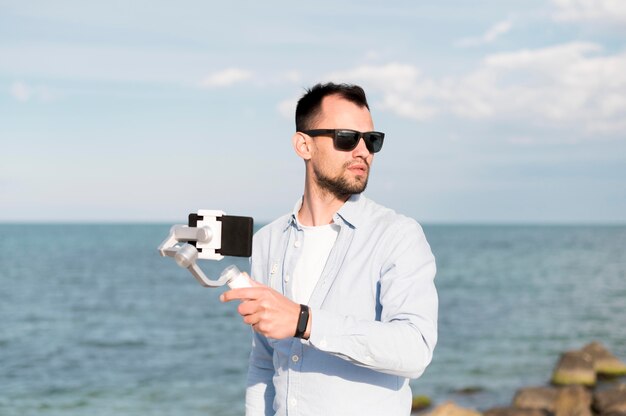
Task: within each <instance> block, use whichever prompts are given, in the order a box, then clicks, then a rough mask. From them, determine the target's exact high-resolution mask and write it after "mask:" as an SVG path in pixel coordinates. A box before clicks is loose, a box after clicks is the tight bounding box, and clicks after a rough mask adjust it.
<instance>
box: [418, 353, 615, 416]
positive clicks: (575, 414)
mask: <svg viewBox="0 0 626 416" xmlns="http://www.w3.org/2000/svg"><path fill="white" fill-rule="evenodd" d="M624 375H626V365H625V364H624V363H623V362H622V361H621V360H620V359H619V358H617V357H616V356H615V355H613V354H612V353H611V352H610V351H609V350H608V349H606V347H604V346H603V345H602V344H600V343H599V342H597V341H594V342H592V343H590V344H587V345H586V346H585V347H584V348H582V349H581V350H575V351H566V352H564V353H563V354H561V357H560V358H559V361H558V363H557V365H556V367H555V369H554V371H553V374H552V377H551V379H550V382H551V384H552V385H551V386H538V387H524V388H520V389H519V390H518V391H517V392H516V394H515V396H514V398H513V400H512V404H511V406H508V407H507V406H504V407H503V406H499V407H493V408H490V409H487V410H485V411H484V412H479V411H477V410H474V409H468V408H464V407H461V406H458V405H456V404H455V403H453V402H451V401H448V402H445V403H443V404H441V405H439V406H437V407H435V408H434V409H433V410H432V411H430V412H428V413H424V412H420V414H423V415H424V416H626V383H624V382H614V383H613V384H612V385H608V386H607V385H606V383H600V385H599V386H598V385H597V380H598V376H612V377H620V376H624ZM624 381H626V380H624ZM420 397H424V396H416V397H414V399H413V400H414V403H416V401H417V400H418V398H420ZM426 399H428V398H426ZM429 405H430V399H428V406H429ZM428 406H426V407H428ZM426 407H419V408H418V407H416V408H414V409H413V410H412V412H417V411H420V410H423V409H425V408H426Z"/></svg>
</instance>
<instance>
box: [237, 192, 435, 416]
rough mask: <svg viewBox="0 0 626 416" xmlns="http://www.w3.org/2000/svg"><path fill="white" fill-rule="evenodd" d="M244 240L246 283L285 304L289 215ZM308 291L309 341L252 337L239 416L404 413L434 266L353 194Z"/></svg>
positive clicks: (405, 221)
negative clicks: (249, 245)
mask: <svg viewBox="0 0 626 416" xmlns="http://www.w3.org/2000/svg"><path fill="white" fill-rule="evenodd" d="M299 206H300V203H298V204H296V208H295V209H294V211H293V212H292V213H291V214H288V215H285V216H283V217H281V218H279V219H277V220H276V221H274V222H272V223H271V224H269V225H267V226H265V227H263V228H262V229H261V230H260V231H259V232H258V233H257V234H256V235H255V236H254V245H253V252H252V253H253V254H252V260H251V262H252V265H251V267H252V277H253V278H254V279H255V280H257V281H259V282H261V283H263V284H265V285H267V286H270V287H272V288H273V289H275V290H277V291H278V292H280V293H282V294H284V295H285V296H287V297H291V293H292V292H291V287H292V286H291V285H292V282H293V279H290V277H291V275H292V274H293V271H294V268H295V266H296V263H297V261H298V257H299V254H300V251H301V247H302V244H301V243H302V239H303V238H304V233H303V232H302V229H301V228H300V227H299V226H298V223H297V221H296V215H297V208H298V207H299ZM333 221H334V222H335V223H336V224H339V226H340V227H341V228H340V231H339V235H338V236H337V241H336V242H335V245H334V247H333V249H332V251H331V252H330V255H329V257H328V261H327V262H326V266H325V268H324V270H323V272H322V275H321V276H320V278H319V281H318V283H317V286H316V287H315V289H314V290H313V294H312V295H311V299H310V301H309V306H310V308H311V316H312V321H311V324H312V325H311V336H310V338H309V340H303V339H299V338H286V339H282V340H276V339H272V338H266V337H264V336H263V335H260V334H258V333H256V332H253V339H252V352H251V354H250V366H249V370H248V387H247V391H246V415H274V414H276V415H289V416H294V415H303V416H304V415H315V416H329V415H342V416H345V415H359V416H365V415H408V414H409V413H410V409H411V388H410V386H409V383H408V381H409V378H417V377H419V376H420V375H421V374H422V373H423V372H424V370H425V368H426V366H427V365H428V364H429V363H430V361H431V359H432V354H433V349H434V348H435V344H436V342H437V305H438V300H437V291H436V289H435V285H434V277H435V271H436V268H435V258H434V256H433V254H432V252H431V250H430V246H429V245H428V242H427V241H426V238H425V236H424V233H423V231H422V228H421V227H420V226H419V224H418V223H417V222H415V221H414V220H413V219H411V218H408V217H405V216H403V215H399V214H397V213H395V212H394V211H392V210H390V209H388V208H385V207H382V206H381V205H378V204H376V203H375V202H373V201H371V200H369V199H367V198H366V197H364V196H362V195H353V196H352V197H351V198H350V199H349V200H348V201H347V202H346V203H345V204H344V205H343V206H342V208H341V209H340V210H339V211H338V212H337V213H336V214H335V215H334V217H333Z"/></svg>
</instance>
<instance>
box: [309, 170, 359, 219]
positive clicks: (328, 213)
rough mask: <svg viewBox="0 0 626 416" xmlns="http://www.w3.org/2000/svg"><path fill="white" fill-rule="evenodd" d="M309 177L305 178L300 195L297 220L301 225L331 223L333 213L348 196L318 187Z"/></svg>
mask: <svg viewBox="0 0 626 416" xmlns="http://www.w3.org/2000/svg"><path fill="white" fill-rule="evenodd" d="M310 179H311V178H310V177H308V175H307V178H306V180H305V185H304V195H303V197H302V206H301V207H300V211H298V221H300V223H301V224H302V225H306V226H313V227H317V226H319V225H326V224H331V223H332V222H333V215H335V213H336V212H337V211H339V208H341V207H342V206H343V204H344V203H345V202H346V201H347V200H348V198H350V195H346V196H345V197H343V198H338V197H337V196H335V195H333V194H331V193H330V192H327V191H325V190H323V189H320V187H319V186H317V185H316V184H315V183H313V181H312V180H310Z"/></svg>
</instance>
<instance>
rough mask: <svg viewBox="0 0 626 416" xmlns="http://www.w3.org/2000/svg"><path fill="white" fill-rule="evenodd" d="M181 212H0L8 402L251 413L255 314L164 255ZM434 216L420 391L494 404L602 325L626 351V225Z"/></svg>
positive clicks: (5, 410)
mask: <svg viewBox="0 0 626 416" xmlns="http://www.w3.org/2000/svg"><path fill="white" fill-rule="evenodd" d="M170 226H171V224H3V225H0V415H2V416H13V415H19V416H28V415H64V416H72V415H90V416H98V415H107V416H108V415H145V416H148V415H154V416H157V415H159V416H160V415H185V416H199V415H224V416H229V415H242V414H243V412H244V404H243V401H244V390H245V378H246V368H247V357H248V354H249V351H250V328H249V327H247V326H245V325H244V324H242V322H241V320H240V319H239V317H238V315H237V313H236V305H235V304H222V303H220V301H219V299H218V297H219V294H220V293H221V292H223V291H224V289H222V288H218V289H210V288H204V287H202V286H200V285H199V284H198V283H197V281H196V280H195V279H194V278H193V277H192V276H191V274H189V273H188V272H187V271H186V270H184V269H181V268H179V267H178V266H177V265H176V264H175V262H174V261H173V260H172V259H171V258H163V257H160V256H159V255H158V252H157V246H158V245H159V244H160V242H161V241H162V240H163V239H164V238H165V237H166V236H167V234H168V231H169V228H170ZM424 230H425V233H426V236H427V238H428V240H429V242H430V245H431V247H432V250H433V252H434V254H435V256H436V259H437V266H438V273H437V278H436V284H437V288H438V291H439V297H440V308H439V342H438V345H437V348H436V350H435V354H434V358H433V362H432V364H431V365H430V366H429V367H428V369H427V370H426V372H425V373H424V375H423V376H422V377H421V378H419V379H417V380H413V381H411V386H412V389H413V393H414V394H415V395H425V396H428V397H430V398H431V400H432V401H433V403H434V404H435V405H436V404H440V403H443V402H446V401H454V402H455V403H457V404H459V405H462V406H466V407H472V408H475V409H478V410H484V409H487V408H491V407H495V406H504V405H507V404H509V403H510V402H511V400H512V398H513V395H514V394H515V391H516V390H517V389H519V388H522V387H526V386H541V385H547V384H548V383H549V380H550V376H551V373H552V370H553V369H554V366H555V365H556V363H557V361H558V358H559V356H560V354H561V353H562V352H564V351H567V350H572V349H579V348H581V347H583V346H584V345H586V344H587V343H589V342H591V341H594V340H597V341H600V342H602V343H603V344H604V345H605V346H606V347H607V348H608V349H609V350H611V351H612V352H613V353H614V354H615V355H617V356H618V357H619V358H621V359H622V360H626V226H625V225H444V224H431V225H429V224H425V225H424ZM230 264H235V265H237V266H238V267H239V268H241V269H242V270H249V266H248V260H247V259H245V258H236V257H227V258H225V259H223V260H222V261H219V262H218V261H201V267H202V268H203V269H204V270H205V272H206V273H207V274H208V275H209V276H212V277H214V278H215V277H217V275H219V273H220V272H221V270H222V269H224V268H225V267H226V266H228V265H230Z"/></svg>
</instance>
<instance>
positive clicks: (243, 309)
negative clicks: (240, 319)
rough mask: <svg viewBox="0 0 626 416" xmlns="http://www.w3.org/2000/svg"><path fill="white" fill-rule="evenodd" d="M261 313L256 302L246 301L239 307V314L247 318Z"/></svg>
mask: <svg viewBox="0 0 626 416" xmlns="http://www.w3.org/2000/svg"><path fill="white" fill-rule="evenodd" d="M258 311H259V305H258V302H256V301H251V300H246V301H243V302H241V303H240V304H239V306H237V312H239V315H241V316H246V315H252V314H253V313H257V312H258Z"/></svg>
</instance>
